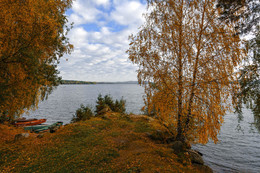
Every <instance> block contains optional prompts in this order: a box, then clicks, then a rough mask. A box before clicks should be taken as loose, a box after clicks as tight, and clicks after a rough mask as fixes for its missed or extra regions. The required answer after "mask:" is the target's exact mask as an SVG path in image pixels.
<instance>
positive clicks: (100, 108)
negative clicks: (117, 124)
mask: <svg viewBox="0 0 260 173" xmlns="http://www.w3.org/2000/svg"><path fill="white" fill-rule="evenodd" d="M96 103H97V105H96V111H95V112H96V114H97V115H102V114H104V112H105V111H104V109H108V110H109V109H110V110H111V111H113V112H118V113H122V114H124V113H125V111H126V109H125V103H126V101H125V100H123V98H121V100H119V101H118V100H116V101H115V102H114V101H113V98H112V97H111V96H110V95H105V96H104V97H102V95H101V94H99V96H98V98H97V101H96Z"/></svg>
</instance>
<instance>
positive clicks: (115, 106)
mask: <svg viewBox="0 0 260 173" xmlns="http://www.w3.org/2000/svg"><path fill="white" fill-rule="evenodd" d="M96 103H97V105H96V110H95V111H94V112H95V113H93V111H92V109H91V108H90V107H89V106H84V105H81V106H80V108H79V109H77V110H76V113H75V115H73V118H72V120H71V122H72V123H75V122H78V121H85V120H88V119H90V118H91V117H94V116H97V117H98V116H100V117H102V116H103V115H104V114H105V113H106V112H108V111H112V112H117V113H120V114H125V111H126V109H125V103H126V101H125V100H123V98H122V99H120V100H115V101H114V100H113V98H112V97H111V96H110V95H105V96H104V97H102V95H101V94H99V96H98V98H97V101H96Z"/></svg>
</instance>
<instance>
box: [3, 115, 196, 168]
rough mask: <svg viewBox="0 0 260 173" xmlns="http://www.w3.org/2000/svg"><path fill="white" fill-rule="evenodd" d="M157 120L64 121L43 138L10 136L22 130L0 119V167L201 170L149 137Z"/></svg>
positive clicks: (112, 117) (183, 156)
mask: <svg viewBox="0 0 260 173" xmlns="http://www.w3.org/2000/svg"><path fill="white" fill-rule="evenodd" d="M158 128H159V127H158V126H156V123H153V125H151V123H150V122H149V119H147V118H145V117H142V118H137V117H136V116H132V117H131V116H130V118H129V117H127V116H121V115H120V114H110V115H109V116H107V118H105V119H104V118H91V119H90V120H87V121H84V122H79V123H73V124H69V125H66V126H64V127H63V128H62V129H60V130H59V131H57V132H56V133H53V134H51V133H45V134H44V136H43V138H37V137H36V134H30V137H29V138H26V139H22V140H20V141H17V142H14V141H13V139H14V136H15V134H17V133H21V132H23V130H22V129H14V128H13V127H9V126H6V125H0V130H1V136H0V137H1V139H0V142H1V145H0V156H1V157H0V170H1V172H149V173H150V172H161V173H163V172H200V171H199V170H197V169H196V168H195V167H194V166H192V165H191V164H190V161H189V159H187V158H186V157H185V154H184V155H182V156H177V155H175V154H174V152H173V150H172V149H171V148H170V147H169V146H168V144H163V143H161V142H158V141H154V140H152V139H151V138H150V137H148V136H149V135H148V134H156V129H158Z"/></svg>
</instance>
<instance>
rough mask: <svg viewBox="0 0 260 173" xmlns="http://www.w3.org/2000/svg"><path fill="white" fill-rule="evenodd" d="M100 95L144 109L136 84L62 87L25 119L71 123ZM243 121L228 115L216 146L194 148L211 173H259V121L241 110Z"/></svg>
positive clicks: (134, 109) (133, 108)
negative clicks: (201, 154) (82, 105)
mask: <svg viewBox="0 0 260 173" xmlns="http://www.w3.org/2000/svg"><path fill="white" fill-rule="evenodd" d="M99 94H102V95H103V96H104V95H106V94H110V95H111V96H112V97H113V98H114V99H121V98H122V97H123V98H124V99H125V100H126V110H127V112H128V113H130V112H132V113H135V114H140V113H141V111H140V109H141V108H142V107H143V106H144V103H143V98H142V96H143V94H144V89H143V88H142V87H140V86H139V85H135V84H97V85H61V86H59V87H58V88H57V89H56V90H54V92H53V93H52V94H51V95H50V96H49V98H48V100H46V101H43V102H41V103H40V104H39V108H38V110H36V111H34V112H30V114H29V115H24V117H30V118H34V117H36V118H46V119H47V123H49V124H50V123H54V122H56V121H63V122H64V123H65V124H67V123H70V120H71V119H72V117H73V114H74V113H75V112H76V110H77V109H78V108H79V107H80V104H84V105H89V106H91V107H93V108H94V107H95V104H96V103H95V102H96V99H97V97H98V95H99ZM243 116H244V118H243V119H242V120H240V121H238V118H237V115H236V114H232V113H230V114H227V115H226V116H225V122H224V124H223V126H222V128H221V131H220V134H219V135H218V138H219V142H218V143H217V144H214V143H212V142H209V143H208V144H207V145H196V146H193V148H195V149H197V150H199V151H200V152H202V153H203V154H204V155H203V158H204V161H205V164H206V165H208V166H210V167H211V168H212V169H213V170H214V172H245V173H247V172H252V173H254V172H260V118H258V119H257V117H254V116H253V114H252V112H251V111H250V110H249V109H244V110H243Z"/></svg>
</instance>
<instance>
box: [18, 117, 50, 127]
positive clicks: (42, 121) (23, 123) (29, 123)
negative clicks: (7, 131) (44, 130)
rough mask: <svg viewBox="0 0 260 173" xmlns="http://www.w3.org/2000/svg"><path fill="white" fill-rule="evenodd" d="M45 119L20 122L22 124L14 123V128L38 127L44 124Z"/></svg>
mask: <svg viewBox="0 0 260 173" xmlns="http://www.w3.org/2000/svg"><path fill="white" fill-rule="evenodd" d="M45 122H46V119H39V120H37V119H36V120H30V121H22V122H16V123H14V125H16V126H33V125H38V124H42V123H45Z"/></svg>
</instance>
